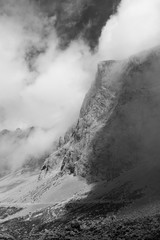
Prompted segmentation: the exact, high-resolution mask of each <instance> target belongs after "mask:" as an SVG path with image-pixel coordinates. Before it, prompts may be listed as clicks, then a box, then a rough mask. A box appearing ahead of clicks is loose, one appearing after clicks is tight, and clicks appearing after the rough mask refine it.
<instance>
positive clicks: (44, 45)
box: [0, 0, 160, 170]
mask: <svg viewBox="0 0 160 240" xmlns="http://www.w3.org/2000/svg"><path fill="white" fill-rule="evenodd" d="M55 18H56V17H55V16H52V17H48V16H47V14H46V13H42V12H41V11H40V9H39V8H38V6H37V5H36V4H34V2H33V1H30V0H1V1H0V39H1V41H0V130H2V129H5V128H6V129H10V130H15V129H16V128H22V129H27V128H30V127H32V126H34V127H35V128H36V129H41V130H36V131H35V133H34V137H33V135H31V136H30V137H29V138H27V140H26V139H25V141H21V142H17V145H16V147H15V144H14V143H13V142H12V141H10V140H9V139H6V143H5V142H4V140H3V145H5V146H7V147H6V148H5V149H9V151H8V155H7V152H6V156H8V157H7V159H8V160H7V162H8V163H9V165H10V166H11V168H12V169H14V170H15V169H16V167H20V166H21V165H22V164H24V162H25V160H26V159H27V158H28V155H30V154H31V155H32V156H38V157H40V155H41V156H42V155H43V153H44V152H46V151H49V149H50V147H51V146H52V144H53V142H54V140H55V139H57V138H58V137H59V136H60V135H63V134H64V132H65V131H66V130H67V129H68V127H69V126H71V125H72V124H73V123H74V122H75V121H76V120H77V118H78V115H79V110H80V107H81V104H82V101H83V99H84V96H85V94H86V92H87V91H88V89H89V88H90V84H91V82H92V81H93V80H94V78H95V72H96V70H97V62H99V61H100V60H103V59H105V60H107V59H122V58H126V57H128V56H130V55H132V54H135V53H137V52H139V51H142V50H145V49H148V48H151V47H154V46H156V45H158V44H159V42H160V28H159V22H160V2H159V0H134V1H130V0H123V1H122V2H121V4H120V6H119V9H118V12H117V14H116V15H114V16H112V17H111V18H110V20H109V21H108V22H107V23H106V26H105V27H104V28H103V29H102V34H101V37H100V39H99V46H98V48H97V52H95V53H91V52H90V49H89V47H88V46H87V45H86V44H85V43H84V41H82V40H80V39H78V40H75V41H72V42H71V43H70V45H69V46H68V48H67V49H65V50H61V49H60V48H59V38H58V37H57V34H56V31H55V28H54V23H55ZM44 129H45V130H44ZM1 146H2V145H1ZM1 149H2V148H1ZM1 149H0V153H2V152H3V153H4V152H5V151H2V150H1ZM41 150H42V151H41ZM1 156H2V154H1ZM3 156H4V154H3ZM3 159H5V158H3ZM0 162H1V163H2V157H1V158H0Z"/></svg>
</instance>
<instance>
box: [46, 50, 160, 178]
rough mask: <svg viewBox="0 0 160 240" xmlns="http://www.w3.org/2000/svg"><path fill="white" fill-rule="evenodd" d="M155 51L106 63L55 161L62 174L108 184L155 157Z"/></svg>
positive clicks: (158, 98) (158, 114) (158, 136)
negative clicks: (105, 181) (58, 163)
mask: <svg viewBox="0 0 160 240" xmlns="http://www.w3.org/2000/svg"><path fill="white" fill-rule="evenodd" d="M159 76H160V51H159V49H156V50H152V51H150V52H147V53H142V54H140V55H138V56H134V57H132V58H130V59H128V60H124V61H119V62H118V61H117V62H116V61H106V62H102V63H100V64H99V66H98V72H97V76H96V79H95V82H94V83H93V85H92V87H91V89H90V91H89V92H88V94H87V95H86V97H85V100H84V102H83V105H82V108H81V111H80V116H79V119H78V122H77V125H76V126H74V127H73V128H71V129H70V130H69V131H68V132H67V133H66V136H65V137H64V139H61V143H59V148H58V150H57V152H56V153H54V154H53V155H54V157H53V155H52V157H50V158H49V159H47V160H46V163H48V164H50V165H52V164H53V163H55V162H61V171H62V172H69V173H71V174H75V175H79V176H83V177H85V178H86V179H87V180H88V181H89V182H93V181H99V180H111V179H113V178H115V177H117V176H119V175H120V174H121V173H122V172H124V171H126V170H128V169H131V168H133V167H134V166H136V165H137V164H142V163H143V162H149V163H151V164H152V163H153V164H154V163H155V162H158V161H159V155H160V147H159V142H160V80H159Z"/></svg>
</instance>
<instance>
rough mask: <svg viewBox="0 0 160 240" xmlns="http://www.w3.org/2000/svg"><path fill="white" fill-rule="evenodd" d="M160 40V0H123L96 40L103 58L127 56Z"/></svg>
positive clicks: (156, 43) (154, 44)
mask: <svg viewBox="0 0 160 240" xmlns="http://www.w3.org/2000/svg"><path fill="white" fill-rule="evenodd" d="M159 44H160V1H159V0H122V2H121V4H120V6H119V9H118V13H117V14H116V15H114V16H112V17H111V18H110V20H109V21H108V22H107V23H106V26H105V27H104V29H103V31H102V35H101V38H100V40H99V51H100V54H101V56H102V57H103V58H104V59H106V58H107V59H121V58H126V57H128V56H130V55H132V54H135V53H137V52H139V51H142V50H146V49H148V48H152V47H154V46H156V45H159Z"/></svg>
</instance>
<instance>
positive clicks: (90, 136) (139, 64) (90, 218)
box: [0, 48, 160, 240]
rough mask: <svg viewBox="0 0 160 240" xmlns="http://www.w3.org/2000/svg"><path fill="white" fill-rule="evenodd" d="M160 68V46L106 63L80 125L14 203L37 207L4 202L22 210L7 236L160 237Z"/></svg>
mask: <svg viewBox="0 0 160 240" xmlns="http://www.w3.org/2000/svg"><path fill="white" fill-rule="evenodd" d="M159 66H160V48H156V49H152V50H150V51H148V52H143V53H141V54H139V55H136V56H133V57H131V58H130V59H127V60H123V61H106V62H102V63H100V64H99V66H98V72H97V76H96V79H95V81H94V83H93V85H92V87H91V89H90V91H89V92H88V94H87V95H86V97H85V99H84V102H83V105H82V108H81V111H80V115H79V119H78V121H77V124H76V125H75V126H73V127H72V128H70V129H69V130H68V132H67V133H66V134H65V136H64V138H60V139H59V143H58V147H57V149H56V151H54V152H53V153H52V154H51V155H50V156H49V157H48V158H47V159H46V161H45V163H44V165H43V167H42V170H41V176H40V180H39V181H37V183H36V181H35V177H34V184H35V185H34V186H33V187H32V190H31V191H30V190H27V181H26V185H25V189H26V190H25V194H26V195H24V194H21V198H18V197H17V199H16V200H15V199H14V198H13V200H12V202H13V201H16V202H17V203H18V201H20V200H19V199H23V203H25V204H26V203H28V201H30V200H32V201H33V202H34V206H32V205H30V209H32V210H30V211H32V212H31V213H29V214H28V212H27V211H26V210H25V211H26V214H25V215H23V216H21V215H19V214H20V213H21V211H20V209H18V208H17V209H16V208H14V209H13V206H9V207H7V208H6V212H5V208H4V206H2V207H1V209H0V210H1V212H3V216H5V214H8V212H10V211H11V212H13V211H16V214H18V215H15V216H16V217H17V218H16V220H15V219H12V218H14V216H13V217H12V218H11V219H9V218H4V219H3V222H2V223H1V225H0V234H1V235H0V237H1V238H2V239H3V238H4V239H7V237H8V239H14V238H15V239H22V237H23V239H126V240H129V239H144V240H145V239H150V240H153V239H155V240H156V239H159V237H160V234H159V233H160V221H159V219H160V197H159V196H160V191H159V189H160V185H159V182H160V174H159V173H160V161H159V154H160V150H159V149H160V148H159V142H160V139H159V138H160V132H159V129H160V126H159V125H160V97H159V96H160V84H159V76H160V68H159ZM55 171H56V173H55ZM82 177H83V179H86V180H87V181H88V183H91V182H92V183H94V184H93V185H91V186H92V189H90V188H89V187H88V186H87V185H86V183H85V182H82V181H81V178H82ZM4 181H5V179H4ZM30 185H33V183H32V182H30ZM23 186H24V185H21V188H17V187H16V189H15V190H14V189H12V191H11V193H12V195H14V192H16V195H18V192H19V190H21V191H22V188H23ZM73 186H74V188H75V190H74V191H73ZM29 189H31V188H30V187H29ZM80 192H81V194H80ZM7 194H8V195H4V201H5V199H11V197H10V196H9V191H8V192H7ZM47 199H48V201H50V202H48V205H45V206H44V202H43V201H46V200H47ZM57 199H58V200H57ZM42 200H43V201H42ZM57 201H58V202H57ZM37 203H39V204H40V205H43V207H40V206H39V207H38V208H37V206H36V204H37ZM19 206H21V205H19ZM10 209H11V210H10ZM33 209H34V210H33ZM19 211H20V213H19ZM5 219H6V220H7V219H8V221H6V222H5ZM15 228H16V229H17V231H14V230H15ZM24 230H25V231H24ZM7 234H9V235H7Z"/></svg>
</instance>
